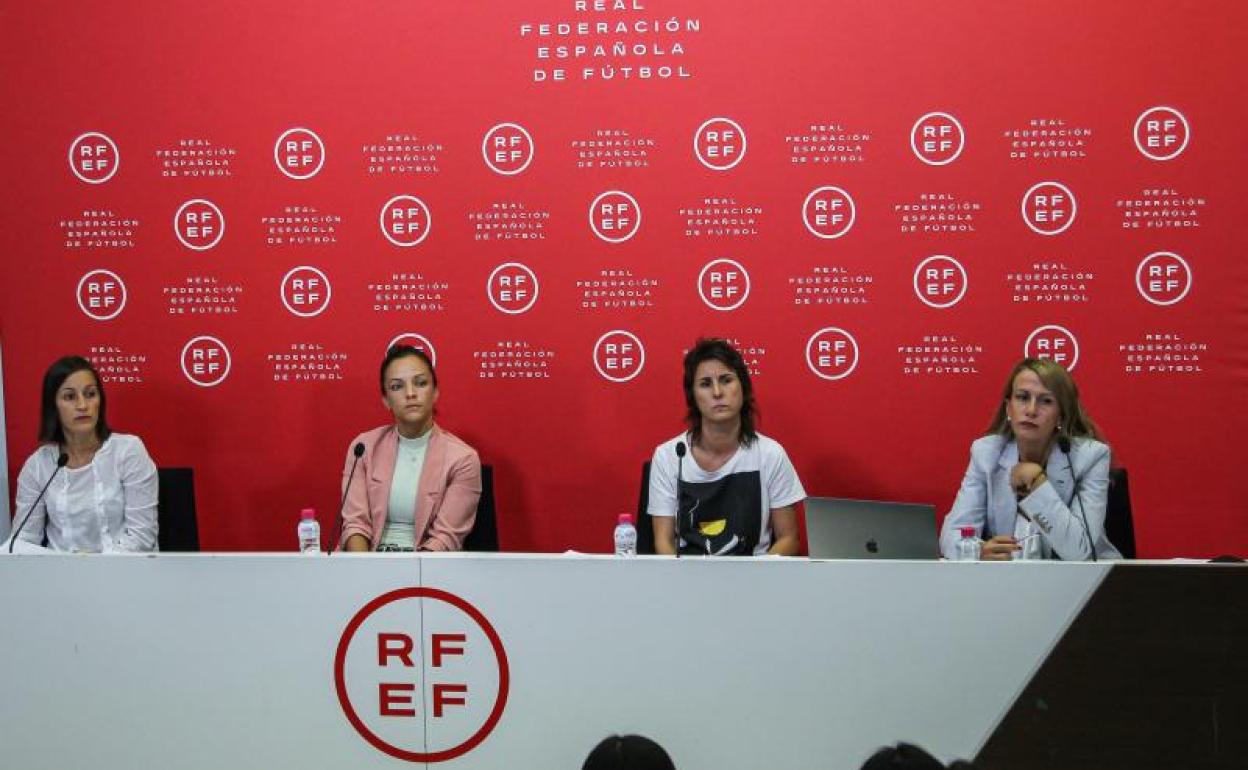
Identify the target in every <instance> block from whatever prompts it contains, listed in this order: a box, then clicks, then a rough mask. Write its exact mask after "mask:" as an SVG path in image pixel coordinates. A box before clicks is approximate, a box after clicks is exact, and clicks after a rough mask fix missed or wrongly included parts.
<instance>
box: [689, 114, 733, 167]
mask: <svg viewBox="0 0 1248 770" xmlns="http://www.w3.org/2000/svg"><path fill="white" fill-rule="evenodd" d="M745 149H746V142H745V129H743V128H741V125H740V124H739V123H737V122H736V121H735V120H731V119H729V118H711V119H710V120H708V121H706V122H705V123H703V124H702V125H700V126H698V130H697V131H695V132H694V133H693V154H694V155H696V156H697V158H698V162H700V163H701V164H702V165H703V166H706V167H707V168H709V169H711V170H712V171H727V170H728V169H730V168H732V167H733V166H735V165H737V164H738V163H740V162H741V159H742V158H744V157H745Z"/></svg>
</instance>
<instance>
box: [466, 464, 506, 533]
mask: <svg viewBox="0 0 1248 770" xmlns="http://www.w3.org/2000/svg"><path fill="white" fill-rule="evenodd" d="M464 550H465V551H497V550H498V522H497V521H496V520H495V516H494V466H492V465H482V466H481V499H480V500H478V501H477V519H476V521H475V522H473V525H472V531H471V532H469V533H468V537H466V538H464Z"/></svg>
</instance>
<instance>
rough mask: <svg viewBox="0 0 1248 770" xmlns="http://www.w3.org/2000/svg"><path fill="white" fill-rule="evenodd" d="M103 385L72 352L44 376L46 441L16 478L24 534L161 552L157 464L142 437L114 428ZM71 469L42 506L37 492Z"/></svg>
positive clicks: (42, 428) (77, 547) (28, 538)
mask: <svg viewBox="0 0 1248 770" xmlns="http://www.w3.org/2000/svg"><path fill="white" fill-rule="evenodd" d="M106 404H107V402H106V400H105V398H104V385H103V383H101V382H100V378H99V375H98V374H97V373H96V371H95V368H94V367H92V366H91V362H90V361H87V360H86V359H85V358H82V357H80V356H66V357H64V358H61V359H59V360H57V361H56V362H54V363H53V364H52V365H51V366H50V367H48V371H47V372H46V373H45V374H44V375H43V403H42V414H41V418H40V423H39V441H40V443H41V446H40V447H39V448H38V449H36V450H35V452H34V454H32V455H31V456H30V457H29V458H27V460H26V464H25V465H23V466H22V471H21V473H20V474H18V477H17V497H16V502H17V508H16V512H15V517H14V521H15V522H19V523H20V522H21V520H22V518H23V517H25V516H26V514H27V512H28V511H29V512H30V518H29V520H28V521H27V522H26V525H25V527H23V528H22V531H21V533H20V534H19V535H18V537H19V540H21V541H24V542H28V543H33V544H35V545H40V544H42V543H43V542H44V540H45V539H46V540H47V544H48V547H49V548H51V549H52V550H55V551H83V552H91V553H100V552H116V551H154V550H156V547H157V544H156V532H157V523H156V491H157V490H156V487H157V480H156V465H155V464H154V463H153V462H152V458H150V457H148V455H147V450H146V449H145V448H144V446H143V442H142V441H140V440H139V438H138V437H137V436H129V435H126V434H123V433H114V432H112V430H111V429H110V428H109V427H108V419H107V415H106V409H105V406H106ZM62 453H64V454H65V455H67V456H68V462H67V463H66V465H65V467H64V468H63V469H62V470H61V471H60V473H59V474H57V478H55V479H52V485H51V486H50V487H48V491H47V492H46V493H45V494H44V496H43V499H42V500H40V501H39V504H38V505H37V506H35V507H34V509H33V510H32V509H31V506H32V505H34V502H35V500H36V498H38V497H39V491H40V490H41V489H43V486H44V484H46V483H47V482H48V480H49V479H50V478H51V477H52V474H53V473H54V472H56V469H57V463H58V460H59V458H60V455H61V454H62Z"/></svg>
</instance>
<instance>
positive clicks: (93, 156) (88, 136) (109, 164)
mask: <svg viewBox="0 0 1248 770" xmlns="http://www.w3.org/2000/svg"><path fill="white" fill-rule="evenodd" d="M119 166H121V152H120V151H118V149H117V143H116V142H114V141H113V140H112V139H109V138H108V137H107V136H105V135H104V134H101V133H99V132H97V131H89V132H87V133H85V134H82V135H80V136H78V137H76V138H75V139H74V141H72V142H70V144H69V170H70V171H72V172H74V176H76V177H78V178H79V179H81V180H82V181H84V182H86V183H87V184H104V183H105V182H107V181H108V180H110V179H112V178H113V174H116V173H117V168H118V167H119Z"/></svg>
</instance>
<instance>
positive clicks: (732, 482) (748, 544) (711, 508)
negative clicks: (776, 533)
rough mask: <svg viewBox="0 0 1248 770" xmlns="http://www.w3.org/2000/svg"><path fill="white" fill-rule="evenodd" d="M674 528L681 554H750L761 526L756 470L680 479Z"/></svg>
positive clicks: (759, 485)
mask: <svg viewBox="0 0 1248 770" xmlns="http://www.w3.org/2000/svg"><path fill="white" fill-rule="evenodd" d="M679 489H680V494H679V502H678V505H677V511H676V516H677V520H678V525H677V529H678V532H679V535H680V538H681V540H683V541H684V544H683V545H682V547H681V549H680V552H681V553H683V554H691V555H692V554H703V555H706V554H710V555H714V556H723V555H732V556H750V555H752V554H753V553H754V547H755V546H756V545H758V535H759V530H760V529H761V528H762V509H763V487H762V477H761V475H760V474H759V472H758V471H745V472H741V473H731V474H729V475H727V476H724V477H723V478H721V479H716V480H715V481H701V482H697V481H681V482H679Z"/></svg>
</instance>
